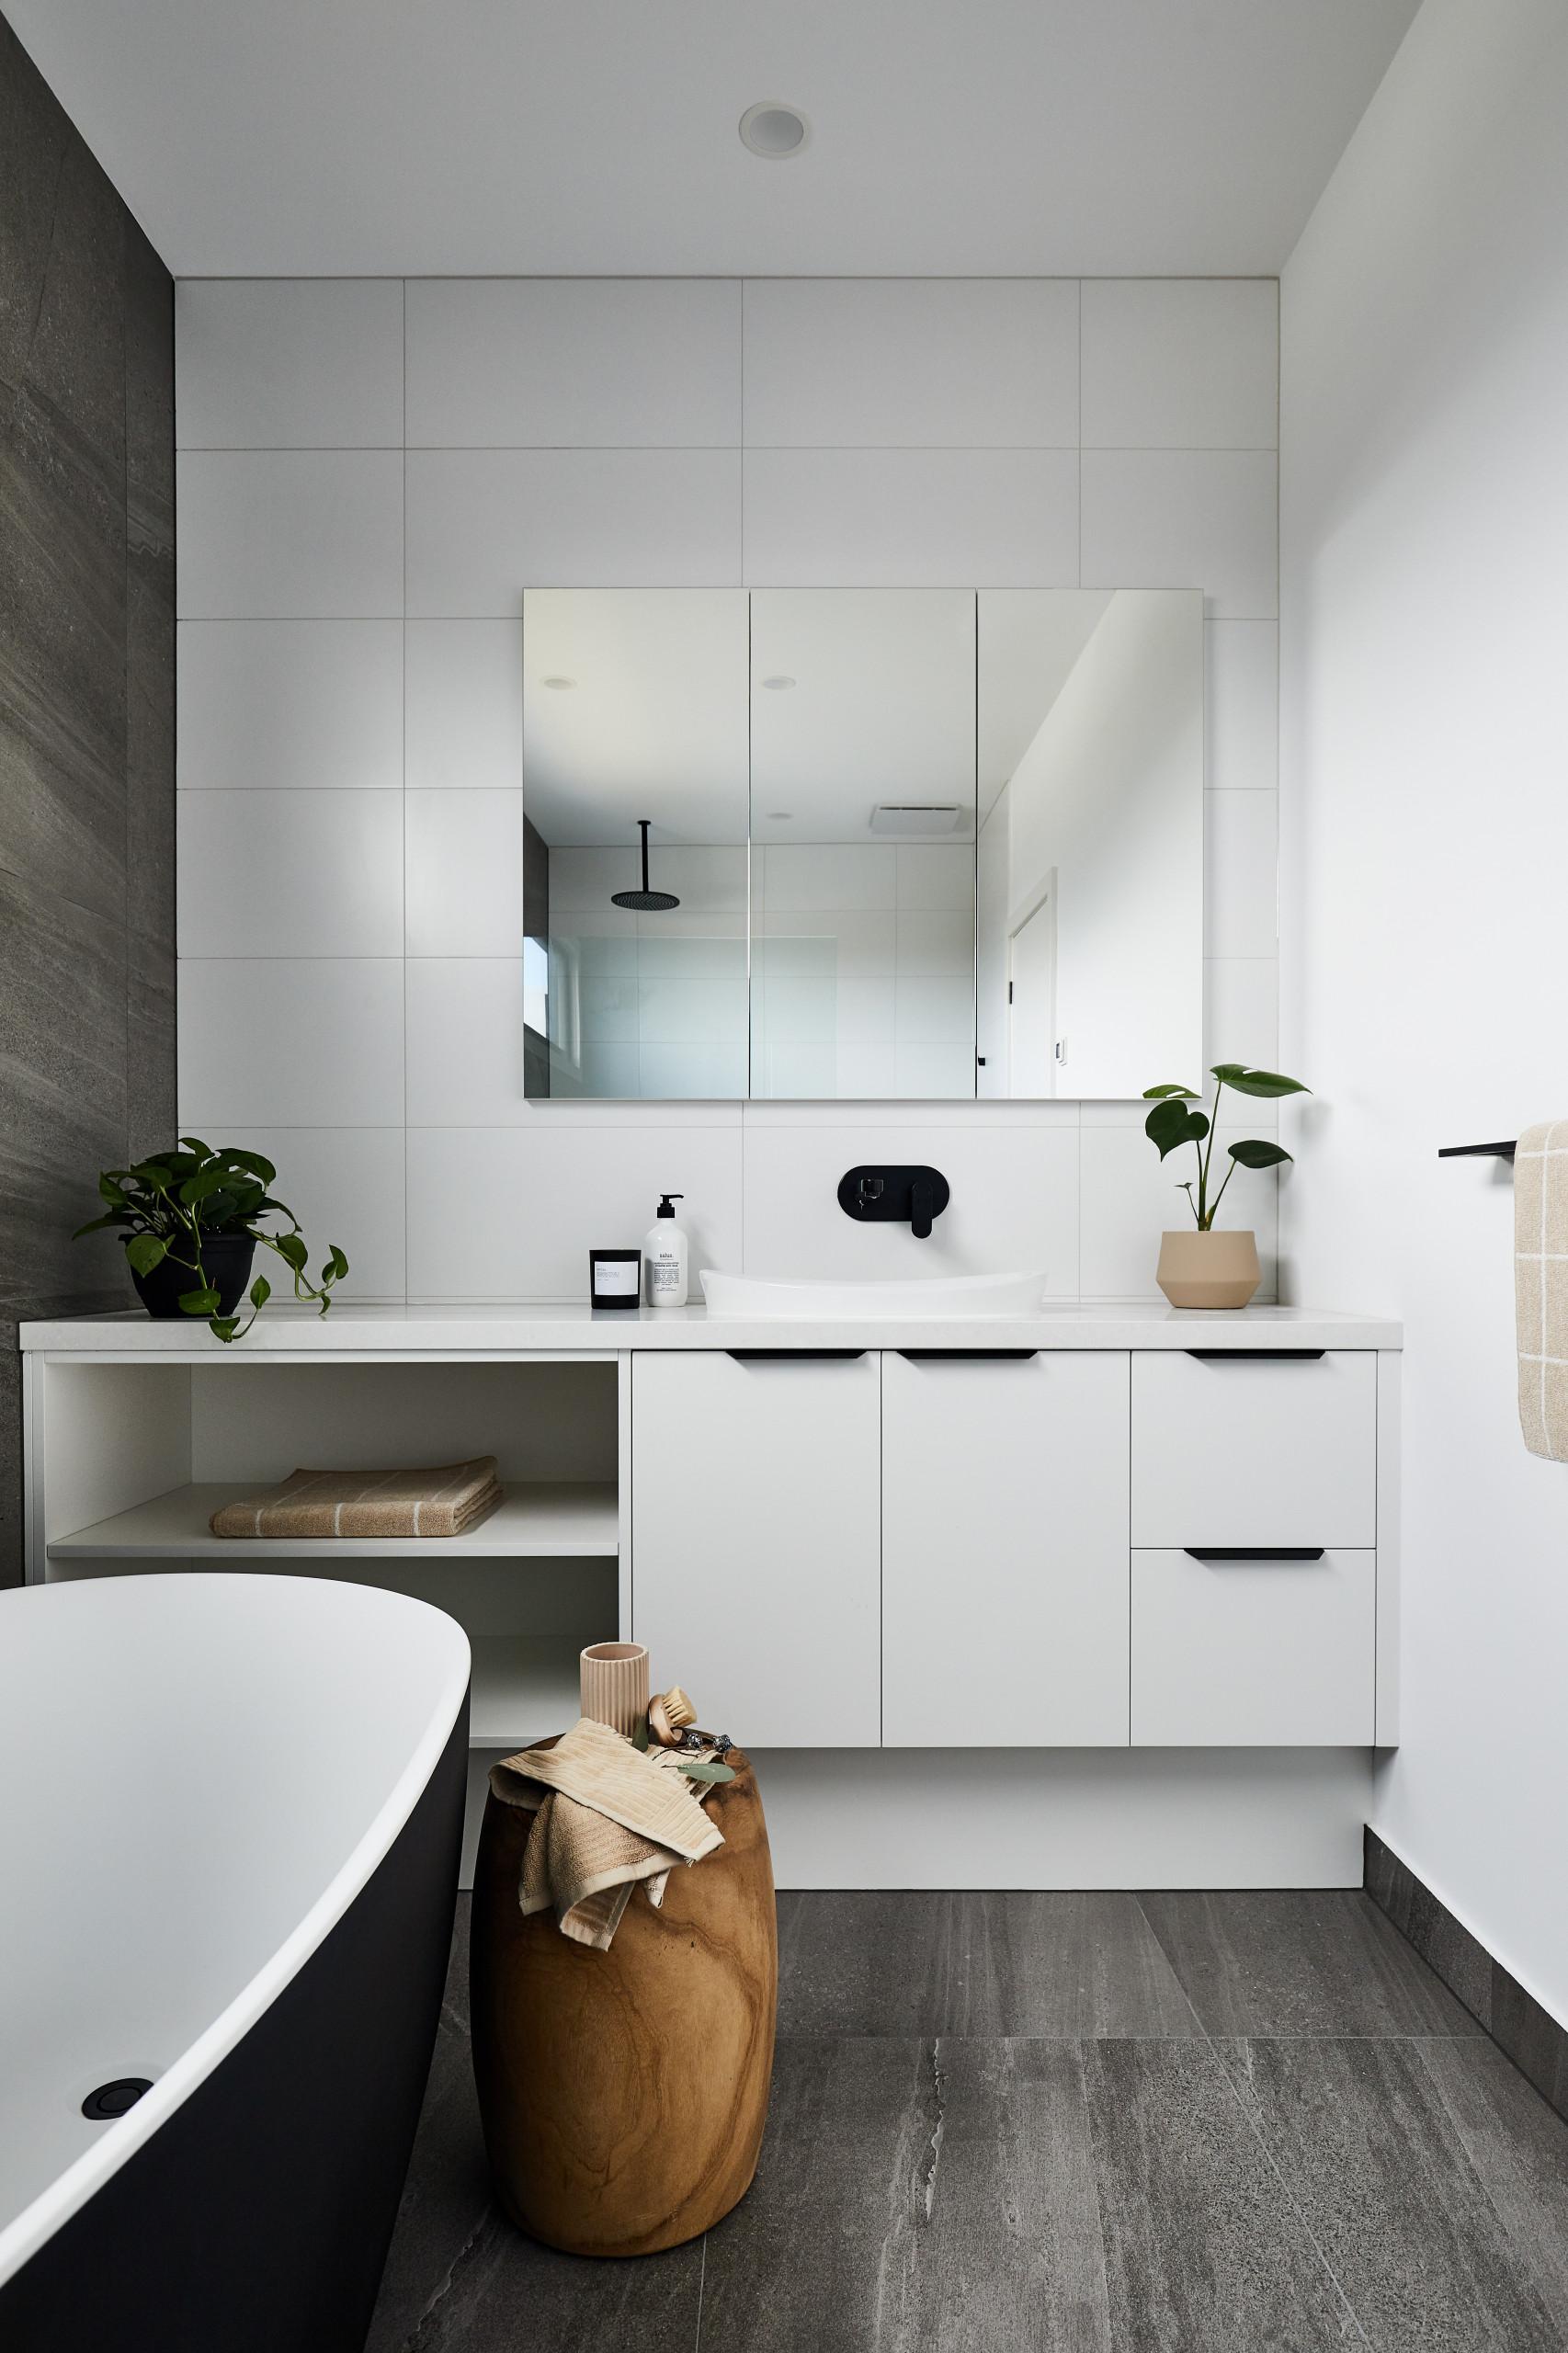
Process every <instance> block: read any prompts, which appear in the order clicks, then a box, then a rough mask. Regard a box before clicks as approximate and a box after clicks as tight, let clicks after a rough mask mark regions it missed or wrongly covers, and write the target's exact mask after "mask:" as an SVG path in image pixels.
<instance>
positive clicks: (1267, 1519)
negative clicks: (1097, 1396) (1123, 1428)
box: [1132, 1348, 1378, 1550]
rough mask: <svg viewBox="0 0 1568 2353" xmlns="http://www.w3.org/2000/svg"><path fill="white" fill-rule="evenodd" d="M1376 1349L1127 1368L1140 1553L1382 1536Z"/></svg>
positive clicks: (1365, 1542) (1146, 1352)
mask: <svg viewBox="0 0 1568 2353" xmlns="http://www.w3.org/2000/svg"><path fill="white" fill-rule="evenodd" d="M1377 1405H1378V1359H1377V1352H1376V1350H1375V1349H1369V1348H1332V1349H1330V1350H1329V1351H1328V1352H1327V1354H1325V1355H1324V1356H1320V1357H1312V1356H1294V1357H1292V1356H1285V1357H1276V1358H1269V1357H1246V1356H1236V1355H1233V1356H1213V1357H1197V1356H1191V1355H1187V1354H1186V1353H1185V1352H1182V1351H1178V1350H1170V1351H1164V1350H1158V1351H1157V1350H1154V1349H1143V1350H1141V1351H1140V1352H1139V1353H1138V1354H1136V1355H1135V1356H1134V1357H1133V1359H1132V1541H1133V1544H1134V1545H1135V1546H1148V1545H1171V1544H1175V1545H1185V1544H1324V1545H1331V1546H1338V1547H1339V1548H1341V1549H1351V1550H1357V1549H1369V1548H1370V1547H1371V1546H1373V1545H1374V1544H1376V1542H1377V1540H1378V1534H1377V1451H1378V1418H1377Z"/></svg>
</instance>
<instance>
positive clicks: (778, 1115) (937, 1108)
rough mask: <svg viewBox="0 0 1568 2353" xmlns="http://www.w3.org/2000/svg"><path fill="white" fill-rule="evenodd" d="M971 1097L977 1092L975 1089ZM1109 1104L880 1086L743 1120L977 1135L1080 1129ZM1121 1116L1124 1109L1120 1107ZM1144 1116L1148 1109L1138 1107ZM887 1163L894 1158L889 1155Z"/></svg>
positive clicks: (761, 1109)
mask: <svg viewBox="0 0 1568 2353" xmlns="http://www.w3.org/2000/svg"><path fill="white" fill-rule="evenodd" d="M970 1093H971V1097H972V1095H973V1088H972V1087H971V1090H970ZM1107 1108H1110V1107H1108V1106H1107V1105H1104V1104H1098V1105H1095V1104H1087V1103H1085V1104H1083V1105H1080V1104H1077V1103H1068V1102H1050V1101H1046V1100H1044V1099H1042V1098H1040V1097H1035V1098H1033V1099H1032V1100H1030V1101H1028V1102H1020V1103H1013V1102H1008V1101H1006V1100H1002V1099H998V1098H996V1097H991V1098H990V1099H988V1100H986V1101H983V1102H980V1103H976V1102H974V1101H973V1100H970V1101H968V1102H963V1103H950V1102H936V1103H933V1102H926V1101H922V1100H920V1099H919V1098H917V1097H914V1096H907V1095H906V1096H902V1097H900V1096H897V1095H894V1094H893V1093H892V1092H891V1091H887V1090H884V1091H881V1092H879V1089H878V1088H876V1087H872V1088H870V1089H869V1090H868V1092H867V1094H866V1095H865V1096H864V1097H851V1096H849V1095H847V1094H846V1095H845V1096H844V1097H842V1098H841V1099H839V1100H836V1101H835V1100H829V1101H825V1102H821V1103H757V1102H753V1103H748V1104H747V1105H746V1106H745V1108H744V1113H743V1115H742V1118H743V1124H744V1125H745V1126H746V1127H748V1128H749V1127H753V1126H756V1127H774V1128H778V1127H784V1128H842V1127H844V1126H846V1124H847V1125H848V1126H850V1127H864V1128H910V1127H931V1128H951V1127H960V1128H966V1129H972V1130H973V1131H975V1133H976V1134H978V1133H980V1132H981V1131H983V1130H984V1129H987V1128H1057V1129H1061V1130H1074V1131H1075V1130H1076V1128H1077V1126H1078V1120H1079V1115H1080V1112H1081V1111H1091V1110H1105V1109H1107ZM1115 1108H1117V1110H1118V1112H1120V1111H1121V1109H1122V1108H1123V1107H1122V1106H1117V1107H1115ZM1137 1108H1138V1110H1139V1115H1140V1117H1142V1110H1143V1108H1145V1107H1143V1106H1139V1107H1137ZM881 1156H882V1158H883V1159H886V1158H887V1157H888V1156H889V1155H888V1154H885V1153H884V1154H882V1155H881Z"/></svg>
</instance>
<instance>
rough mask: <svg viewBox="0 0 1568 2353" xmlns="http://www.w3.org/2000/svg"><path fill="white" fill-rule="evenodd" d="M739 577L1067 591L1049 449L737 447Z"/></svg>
mask: <svg viewBox="0 0 1568 2353" xmlns="http://www.w3.org/2000/svg"><path fill="white" fill-rule="evenodd" d="M745 578H746V580H747V581H748V582H750V583H752V584H755V585H762V586H778V587H812V588H843V587H848V588H854V587H862V588H882V587H891V588H902V587H975V586H983V587H988V588H991V587H995V588H1070V587H1075V586H1076V585H1077V580H1078V459H1077V455H1076V452H1075V451H1071V450H1061V449H748V450H747V451H746V459H745Z"/></svg>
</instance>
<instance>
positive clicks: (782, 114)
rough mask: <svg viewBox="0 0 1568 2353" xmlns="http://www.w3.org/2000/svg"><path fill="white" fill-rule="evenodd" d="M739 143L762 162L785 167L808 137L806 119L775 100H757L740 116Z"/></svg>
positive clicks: (793, 109)
mask: <svg viewBox="0 0 1568 2353" xmlns="http://www.w3.org/2000/svg"><path fill="white" fill-rule="evenodd" d="M740 128H741V144H742V146H743V147H749V148H750V149H751V152H752V153H753V154H754V155H760V156H761V157H762V159H763V161H764V162H765V163H768V164H787V163H788V162H789V160H790V156H791V155H798V154H799V153H800V152H801V148H802V147H803V146H804V145H805V143H806V140H807V137H808V135H809V134H808V131H807V126H806V118H805V116H804V115H803V114H801V113H799V112H798V111H797V110H796V108H794V107H787V106H785V105H784V103H783V101H782V100H781V99H778V98H762V99H759V100H758V102H757V104H756V106H755V107H747V108H746V110H745V112H744V114H743V115H742V117H741V126H740Z"/></svg>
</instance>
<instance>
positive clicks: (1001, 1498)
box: [881, 1349, 1129, 1748]
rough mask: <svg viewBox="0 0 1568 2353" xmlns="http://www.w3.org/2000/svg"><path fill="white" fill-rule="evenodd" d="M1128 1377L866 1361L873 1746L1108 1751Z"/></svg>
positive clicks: (1053, 1361) (1119, 1670) (993, 1361)
mask: <svg viewBox="0 0 1568 2353" xmlns="http://www.w3.org/2000/svg"><path fill="white" fill-rule="evenodd" d="M1128 1386H1129V1359H1128V1358H1127V1357H1126V1356H1125V1355H1124V1354H1122V1353H1120V1352H1119V1351H1115V1352H1113V1351H1109V1350H1107V1351H1099V1350H1096V1351H1094V1352H1092V1353H1091V1352H1088V1351H1083V1352H1074V1353H1068V1352H1066V1351H1062V1352H1060V1353H1056V1354H1051V1355H1047V1354H1040V1353H1028V1352H1025V1351H1021V1350H1016V1351H1011V1352H1009V1351H1008V1350H1006V1349H992V1350H979V1351H975V1352H973V1353H969V1354H966V1353H962V1352H953V1351H940V1352H937V1351H924V1350H909V1351H899V1352H890V1353H888V1354H885V1355H884V1356H883V1358H882V1454H881V1471H882V1745H883V1746H884V1747H919V1746H924V1745H926V1744H928V1743H930V1742H932V1741H954V1742H960V1743H962V1744H963V1745H966V1746H972V1747H987V1748H1034V1747H1040V1746H1048V1747H1073V1748H1090V1747H1105V1746H1116V1747H1125V1746H1126V1745H1127V1742H1128V1737H1129V1712H1128V1682H1127V1654H1128V1642H1129V1628H1128V1577H1127V1550H1128V1548H1127V1482H1128V1428H1129V1424H1128Z"/></svg>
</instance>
